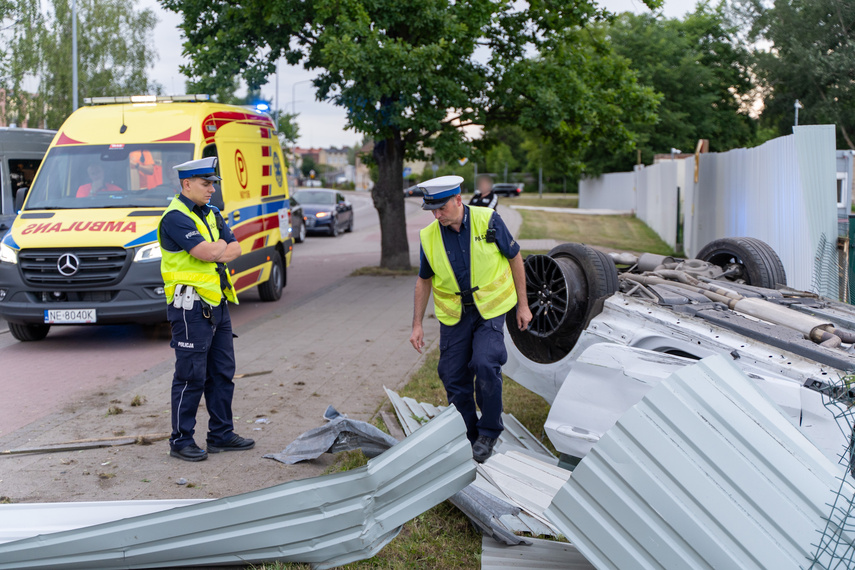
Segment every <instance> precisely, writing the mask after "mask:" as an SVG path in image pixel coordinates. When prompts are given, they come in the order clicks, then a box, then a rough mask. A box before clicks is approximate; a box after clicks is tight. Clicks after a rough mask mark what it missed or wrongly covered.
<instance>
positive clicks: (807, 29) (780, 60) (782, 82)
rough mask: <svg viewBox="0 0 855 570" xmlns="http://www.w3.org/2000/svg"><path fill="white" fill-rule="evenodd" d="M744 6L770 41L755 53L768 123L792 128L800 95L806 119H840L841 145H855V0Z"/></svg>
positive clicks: (756, 31)
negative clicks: (764, 95)
mask: <svg viewBox="0 0 855 570" xmlns="http://www.w3.org/2000/svg"><path fill="white" fill-rule="evenodd" d="M741 6H742V8H744V9H746V10H745V12H743V13H747V14H749V15H750V17H751V19H752V20H753V24H754V28H753V30H752V32H753V36H752V39H757V38H763V39H765V40H767V42H768V43H766V44H765V45H769V44H771V46H770V47H769V48H768V49H758V50H757V51H756V54H755V55H756V57H757V66H756V68H755V70H756V72H757V74H758V76H759V77H760V79H761V80H762V82H763V84H764V86H765V87H766V97H765V100H764V102H765V109H764V111H763V115H762V120H763V123H764V125H765V126H767V127H769V128H771V129H772V130H773V132H774V133H775V134H776V135H786V134H790V133H791V132H792V125H793V120H794V108H793V107H794V104H795V102H796V100H799V101H800V102H801V103H802V105H803V108H802V109H801V110H800V114H799V122H800V123H801V124H805V123H807V124H817V123H830V124H836V125H837V139H838V146H839V148H850V149H855V103H853V102H855V2H852V1H851V0H775V2H774V4H773V5H771V6H768V5H767V4H766V3H764V2H760V1H759V0H747V1H744V2H742V3H741ZM760 45H761V46H763V45H764V44H763V43H761V44H760Z"/></svg>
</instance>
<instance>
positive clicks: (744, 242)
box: [697, 237, 787, 289]
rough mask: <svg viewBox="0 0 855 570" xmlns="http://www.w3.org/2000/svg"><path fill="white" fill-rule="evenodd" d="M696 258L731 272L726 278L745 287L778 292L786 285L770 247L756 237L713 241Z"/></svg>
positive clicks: (779, 260)
mask: <svg viewBox="0 0 855 570" xmlns="http://www.w3.org/2000/svg"><path fill="white" fill-rule="evenodd" d="M697 258H698V259H700V260H702V261H707V262H709V263H712V264H713V265H718V266H719V267H721V268H722V269H724V270H725V271H731V272H733V274H732V275H730V276H728V277H727V279H729V280H731V281H742V282H744V283H745V284H746V285H753V286H755V287H764V288H766V289H777V288H778V286H779V285H780V286H786V285H787V273H786V271H785V270H784V264H783V263H782V262H781V258H780V257H778V254H777V253H776V252H775V250H774V249H772V246H770V245H769V244H767V243H766V242H764V241H760V240H759V239H755V238H746V237H735V238H721V239H717V240H713V241H711V242H710V243H708V244H707V245H705V246H704V247H702V248H701V251H699V252H698V255H697Z"/></svg>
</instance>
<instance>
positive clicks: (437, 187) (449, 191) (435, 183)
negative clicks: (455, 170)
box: [418, 176, 463, 210]
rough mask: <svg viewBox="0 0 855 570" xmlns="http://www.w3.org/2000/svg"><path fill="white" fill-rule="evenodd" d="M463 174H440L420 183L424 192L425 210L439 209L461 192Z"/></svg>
mask: <svg viewBox="0 0 855 570" xmlns="http://www.w3.org/2000/svg"><path fill="white" fill-rule="evenodd" d="M462 182H463V177H462V176H440V177H439V178H432V179H431V180H426V181H425V182H422V183H421V184H419V185H418V187H419V188H421V189H422V192H424V203H423V204H422V209H423V210H438V209H440V208H442V207H443V206H444V205H445V203H446V202H448V200H449V199H450V198H451V197H452V196H456V195H457V194H460V184H461V183H462Z"/></svg>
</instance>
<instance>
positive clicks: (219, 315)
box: [157, 158, 255, 461]
mask: <svg viewBox="0 0 855 570" xmlns="http://www.w3.org/2000/svg"><path fill="white" fill-rule="evenodd" d="M174 168H175V170H176V171H177V172H178V178H179V180H180V182H181V193H180V194H178V195H177V196H175V198H174V199H173V200H172V202H171V203H170V205H169V207H168V208H167V209H166V212H164V214H163V217H162V218H161V220H160V225H159V226H158V231H157V239H158V241H159V242H160V247H161V252H162V255H163V258H162V260H161V266H160V270H161V273H162V274H163V282H164V285H165V290H166V301H167V303H169V305H168V307H167V316H168V318H169V322H170V324H171V325H172V343H171V346H172V348H174V349H175V375H174V376H173V380H172V436H171V437H170V438H169V447H170V450H169V454H170V455H171V456H172V457H177V458H179V459H183V460H185V461H202V460H203V459H207V457H208V453H218V452H220V451H240V450H245V449H252V448H253V447H254V446H255V442H254V441H253V440H251V439H245V438H242V437H240V436H239V435H237V434H236V433H235V432H234V422H233V420H232V397H233V395H234V388H235V386H234V382H233V378H234V373H235V355H234V344H233V340H232V322H231V318H230V317H229V307H228V304H227V302H228V301H231V302H232V303H237V298H236V296H235V291H234V286H233V285H232V282H231V277H230V276H229V273H228V270H227V267H226V263H228V262H230V261H232V260H234V259H237V257H238V256H240V253H241V251H240V244H239V243H238V242H237V240H236V239H235V236H234V234H232V231H231V230H230V229H229V228H228V226H226V225H225V223H224V221H223V217H222V216H221V215H220V213H219V211H218V210H217V209H216V208H214V207H213V206H209V205H208V201H209V200H210V199H211V196H213V194H214V190H215V188H214V182H216V181H218V180H220V177H219V176H217V159H216V158H203V159H200V160H191V161H190V162H185V163H184V164H179V165H178V166H175V167H174ZM203 394H204V396H205V406H206V407H207V409H208V414H209V415H210V421H209V422H208V435H207V449H208V450H207V452H206V451H205V450H204V449H201V448H200V447H199V446H197V445H196V442H195V440H194V439H193V434H194V432H195V428H196V412H197V411H198V408H199V402H200V400H201V399H202V395H203Z"/></svg>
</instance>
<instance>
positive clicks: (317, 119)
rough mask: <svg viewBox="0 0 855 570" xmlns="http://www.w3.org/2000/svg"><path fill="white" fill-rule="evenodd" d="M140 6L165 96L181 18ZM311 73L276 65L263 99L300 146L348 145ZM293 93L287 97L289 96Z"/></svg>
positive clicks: (615, 3) (613, 4) (620, 5)
mask: <svg viewBox="0 0 855 570" xmlns="http://www.w3.org/2000/svg"><path fill="white" fill-rule="evenodd" d="M600 4H601V5H602V6H604V7H606V8H607V9H608V10H610V11H612V12H636V13H645V12H649V9H648V8H647V6H645V5H644V3H643V2H641V1H640V0H601V1H600ZM695 4H696V0H665V5H664V8H663V13H664V14H665V16H667V17H670V18H680V17H682V16H683V15H684V14H686V13H687V12H690V11H692V10H693V9H694V7H695ZM138 5H139V7H140V8H151V9H152V10H154V12H155V14H156V15H157V18H158V23H157V26H156V27H155V30H154V45H155V46H156V48H157V52H158V55H159V59H158V61H157V63H156V64H155V65H154V68H153V69H152V70H151V78H152V79H153V80H154V81H156V82H158V83H160V84H161V85H162V86H163V92H164V93H165V94H167V95H183V94H185V93H186V88H185V77H184V75H182V74H181V71H180V70H179V66H180V65H181V64H183V63H186V62H187V59H186V58H185V57H184V56H182V54H181V52H182V43H183V38H182V36H181V32H180V30H179V29H178V24H179V23H180V22H181V16H180V15H178V14H175V13H173V12H169V11H167V10H164V9H163V8H162V7H161V6H160V4H158V3H157V0H139V4H138ZM315 75H316V73H315V72H310V71H306V70H305V69H303V68H302V67H297V66H290V65H285V63H284V61H283V63H282V66H281V67H280V69H279V79H278V82H277V80H276V77H275V76H271V77H270V80H269V82H268V83H267V85H265V86H264V87H262V88H261V93H262V95H263V96H264V97H266V98H269V99H270V100H271V101H272V102H274V103H275V102H276V91H277V83H278V91H279V107H280V108H281V109H284V110H287V111H289V112H290V111H291V109H292V108H293V109H294V111H295V112H296V113H298V114H299V116H298V117H297V122H298V124H299V125H300V139H299V140H298V145H299V146H301V147H331V146H336V147H341V146H353V145H355V144H357V143H359V142H360V141H361V140H362V135H360V134H358V133H356V132H354V131H346V130H345V129H344V126H345V123H346V119H345V113H344V110H343V109H341V108H339V107H336V106H335V105H333V104H331V103H325V102H320V101H316V100H315V94H314V87H313V86H312V84H311V83H310V82H309V81H310V80H311V79H312V78H314V77H315ZM292 94H293V96H292Z"/></svg>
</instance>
